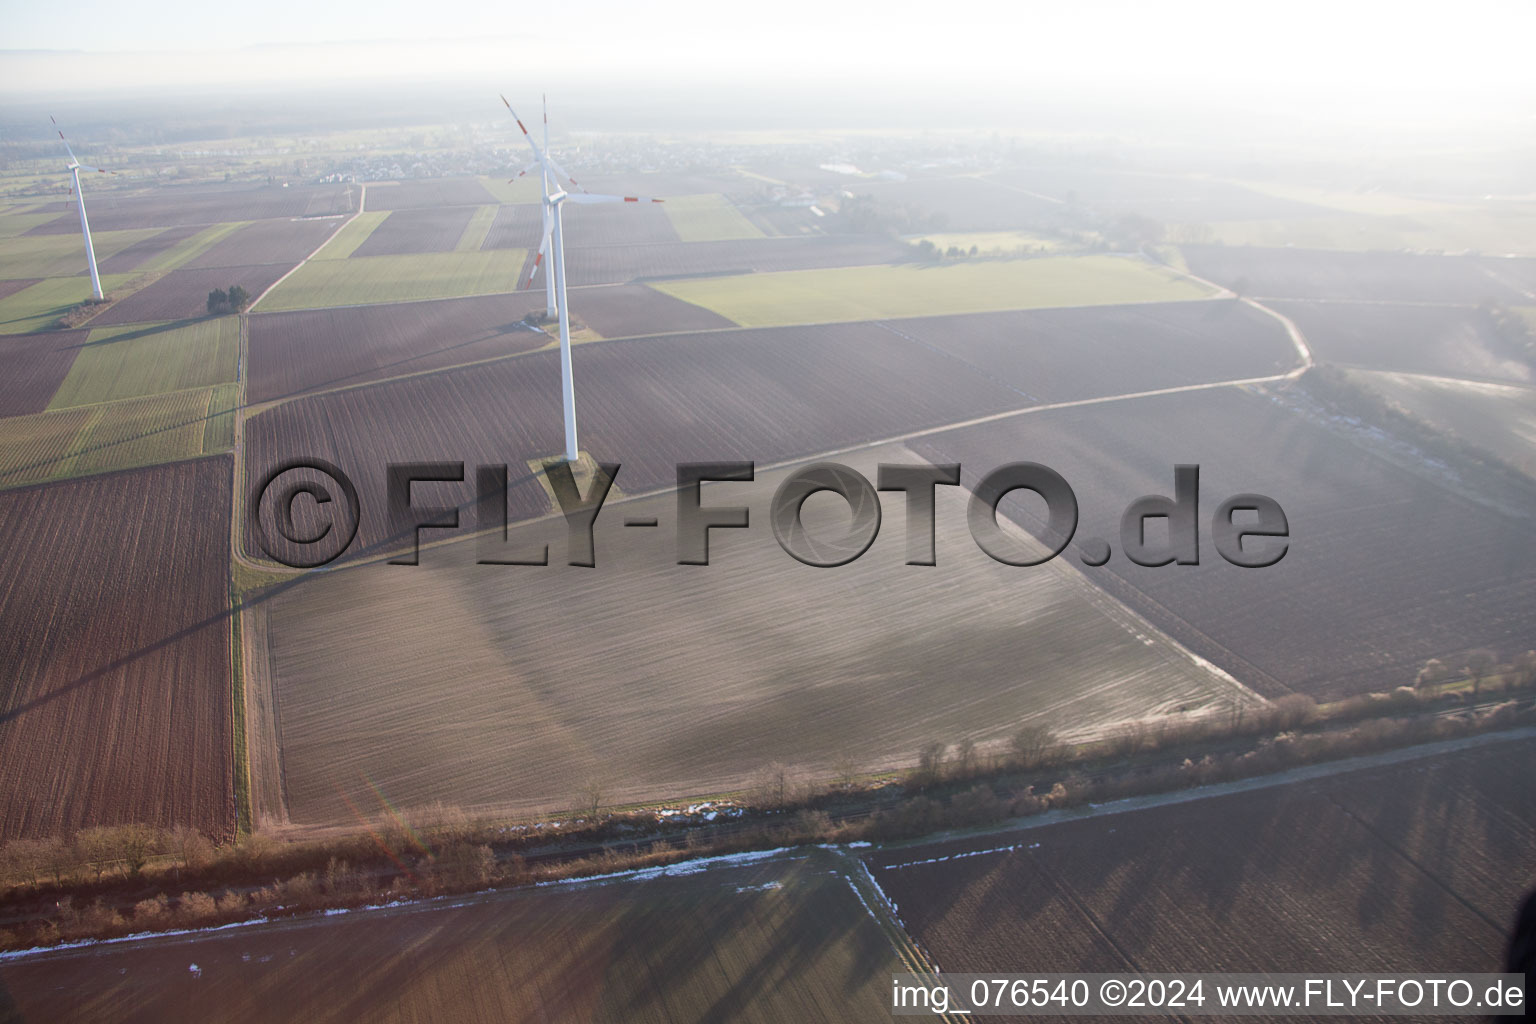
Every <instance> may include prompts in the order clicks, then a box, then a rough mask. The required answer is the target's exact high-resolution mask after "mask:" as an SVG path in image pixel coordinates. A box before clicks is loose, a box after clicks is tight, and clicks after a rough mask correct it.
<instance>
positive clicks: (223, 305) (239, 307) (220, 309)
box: [208, 284, 251, 316]
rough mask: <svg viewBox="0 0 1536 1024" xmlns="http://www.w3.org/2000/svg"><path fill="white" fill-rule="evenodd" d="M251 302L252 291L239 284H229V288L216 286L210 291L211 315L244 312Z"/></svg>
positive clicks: (209, 305) (209, 310)
mask: <svg viewBox="0 0 1536 1024" xmlns="http://www.w3.org/2000/svg"><path fill="white" fill-rule="evenodd" d="M250 304H251V293H250V292H248V291H246V290H245V289H244V288H242V287H240V286H239V285H237V284H232V285H230V286H229V288H228V290H225V289H223V288H215V289H214V290H213V291H211V292H209V293H208V313H209V315H210V316H220V315H222V314H224V313H244V312H245V309H246V307H247V306H249V305H250Z"/></svg>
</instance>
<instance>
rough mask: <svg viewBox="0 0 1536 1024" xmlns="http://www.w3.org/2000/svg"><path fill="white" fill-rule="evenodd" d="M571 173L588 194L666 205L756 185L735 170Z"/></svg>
mask: <svg viewBox="0 0 1536 1024" xmlns="http://www.w3.org/2000/svg"><path fill="white" fill-rule="evenodd" d="M567 166H569V164H567ZM572 170H574V171H575V172H576V176H577V177H578V178H579V179H580V180H581V183H582V185H583V186H585V187H586V188H587V189H589V190H590V191H593V192H605V193H607V194H609V195H616V196H655V197H656V198H658V199H665V200H666V201H667V202H669V203H670V202H671V201H672V199H673V198H674V197H676V198H679V199H686V198H688V197H689V196H696V195H704V194H706V193H710V192H720V193H727V194H732V193H741V192H751V191H754V190H755V189H756V187H757V184H758V183H757V182H754V181H752V180H751V179H749V178H746V177H744V176H743V175H741V174H740V173H739V172H736V171H719V172H709V171H704V172H698V171H629V172H615V173H612V174H608V173H601V172H599V173H584V172H582V170H581V169H580V168H574V167H573V168H572ZM535 181H537V178H535Z"/></svg>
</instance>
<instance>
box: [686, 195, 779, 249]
mask: <svg viewBox="0 0 1536 1024" xmlns="http://www.w3.org/2000/svg"><path fill="white" fill-rule="evenodd" d="M662 209H663V210H665V211H666V214H667V218H668V219H669V220H671V221H672V229H673V230H674V231H676V232H677V237H678V238H679V239H681V240H682V241H684V242H729V241H735V240H737V239H743V238H762V237H763V233H762V231H761V230H759V229H758V227H757V225H756V224H753V223H752V222H751V221H750V220H748V219H747V218H746V217H744V216H742V213H741V211H740V210H738V209H737V208H736V204H734V203H732V202H731V201H730V200H729V199H727V198H726V197H725V196H723V195H720V194H719V193H713V194H709V195H700V196H676V197H673V198H671V199H668V200H667V202H666V205H665V206H663V207H662Z"/></svg>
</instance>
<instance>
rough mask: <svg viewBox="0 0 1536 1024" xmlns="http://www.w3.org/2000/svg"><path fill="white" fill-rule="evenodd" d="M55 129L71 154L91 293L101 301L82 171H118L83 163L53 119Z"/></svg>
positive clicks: (114, 172)
mask: <svg viewBox="0 0 1536 1024" xmlns="http://www.w3.org/2000/svg"><path fill="white" fill-rule="evenodd" d="M48 120H50V121H53V115H52V114H50V115H48ZM53 127H54V130H55V131H57V132H58V133H59V141H60V142H62V143H64V151H65V152H66V153H68V154H69V166H68V167H67V168H65V170H67V171H69V175H70V178H71V180H72V181H73V183H74V188H73V191H74V193H75V209H77V210H79V211H80V233H81V234H82V235H84V236H85V262H86V263H87V264H88V265H89V266H90V268H91V294H92V295H93V296H94V297H95V298H96V299H97V300H98V301H99V300H100V299H101V297H102V296H101V275H100V274H98V273H97V272H96V247H95V246H93V245H92V244H91V225H90V222H89V221H87V220H86V219H85V196H84V194H82V193H81V191H80V172H81V171H94V172H95V173H97V174H116V173H117V172H116V171H104V170H102V169H101V168H100V167H89V166H87V165H85V164H83V163H81V162H80V161H79V160H78V159H77V158H76V157H75V151H74V150H72V149H70V148H69V140H68V139H66V138H65V137H64V130H63V129H62V128H60V127H59V122H57V121H53Z"/></svg>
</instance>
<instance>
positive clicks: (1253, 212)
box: [995, 165, 1331, 223]
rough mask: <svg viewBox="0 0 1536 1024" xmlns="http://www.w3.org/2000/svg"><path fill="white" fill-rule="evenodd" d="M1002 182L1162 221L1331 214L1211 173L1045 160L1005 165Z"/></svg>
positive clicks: (1102, 210)
mask: <svg viewBox="0 0 1536 1024" xmlns="http://www.w3.org/2000/svg"><path fill="white" fill-rule="evenodd" d="M995 180H996V181H997V182H998V183H999V184H1002V185H1008V186H1012V187H1014V188H1019V189H1027V190H1028V191H1031V192H1036V193H1039V194H1042V195H1047V196H1051V197H1053V198H1056V199H1060V200H1067V199H1068V198H1070V199H1071V200H1072V202H1073V204H1074V205H1076V206H1082V207H1087V208H1089V209H1091V210H1093V211H1094V212H1096V213H1098V214H1099V215H1100V216H1103V217H1110V218H1113V217H1120V216H1124V215H1125V214H1129V213H1135V214H1140V215H1142V216H1144V217H1151V218H1152V219H1154V220H1158V221H1164V222H1168V221H1172V222H1176V223H1180V222H1181V223H1207V222H1212V221H1218V222H1219V221H1229V220H1258V219H1261V218H1287V219H1292V220H1295V219H1305V218H1310V217H1319V216H1326V215H1328V214H1329V213H1330V212H1331V211H1329V210H1328V209H1327V208H1326V207H1322V206H1317V205H1314V204H1312V203H1307V202H1302V201H1298V200H1295V199H1287V198H1283V197H1280V196H1275V195H1268V194H1265V193H1263V192H1258V191H1255V190H1254V189H1251V188H1246V187H1244V186H1242V185H1238V184H1235V183H1233V182H1226V181H1217V180H1214V179H1211V178H1197V177H1186V176H1183V175H1173V174H1155V173H1148V172H1140V171H1122V170H1110V169H1096V168H1091V167H1082V166H1064V165H1043V166H1038V167H1022V168H1018V169H1016V170H1011V171H1004V172H1002V173H999V174H997V175H996V176H995Z"/></svg>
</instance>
